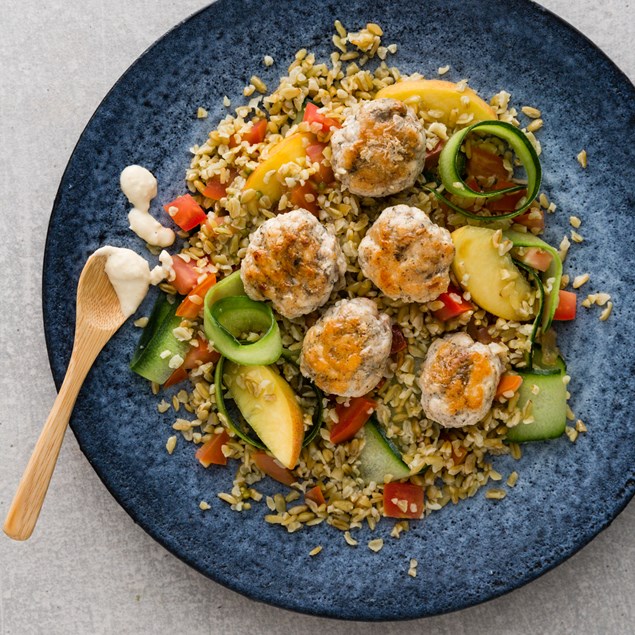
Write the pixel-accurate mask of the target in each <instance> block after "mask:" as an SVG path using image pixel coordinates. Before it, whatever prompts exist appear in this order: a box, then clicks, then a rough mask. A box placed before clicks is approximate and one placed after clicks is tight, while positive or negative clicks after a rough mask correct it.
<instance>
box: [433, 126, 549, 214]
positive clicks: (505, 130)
mask: <svg viewBox="0 0 635 635" xmlns="http://www.w3.org/2000/svg"><path fill="white" fill-rule="evenodd" d="M472 132H481V133H485V134H489V135H491V136H493V137H497V138H498V139H502V140H503V141H505V142H506V143H507V144H508V145H509V147H510V148H511V149H512V150H513V151H514V152H515V153H516V156H517V157H518V159H519V160H520V162H521V164H522V166H523V167H524V168H525V172H526V173H527V185H526V186H525V185H514V186H512V187H506V188H503V189H500V190H489V191H483V192H479V191H477V190H473V189H472V188H471V187H470V186H469V185H468V184H467V183H466V182H465V181H464V180H463V178H462V176H461V164H462V160H461V159H462V152H461V146H462V144H463V141H464V140H465V139H466V138H467V136H468V135H469V134H470V133H472ZM439 177H440V179H441V182H442V183H443V187H444V188H445V191H446V192H448V193H449V194H456V195H457V196H460V197H462V198H464V199H468V200H469V199H490V198H496V197H498V196H502V195H504V194H510V193H512V192H518V191H519V190H523V189H525V188H527V194H526V196H525V202H524V203H523V204H522V205H521V206H520V207H519V208H518V209H516V210H514V211H513V212H509V213H506V214H497V215H496V216H495V218H496V219H500V218H514V217H515V216H519V215H520V214H522V213H523V212H525V211H526V210H527V209H528V208H529V206H530V205H531V204H532V203H533V201H534V199H535V198H536V196H538V191H539V189H540V183H541V181H542V169H541V167H540V160H539V159H538V155H537V154H536V150H535V149H534V147H533V146H532V145H531V143H530V141H529V139H528V138H527V136H526V135H525V133H524V132H523V131H522V130H519V129H518V128H515V127H514V126H512V125H511V124H509V123H507V122H505V121H479V122H478V123H475V124H473V125H471V126H468V127H467V128H464V129H463V130H460V131H459V132H456V133H454V134H453V135H452V137H450V140H449V141H448V143H447V144H446V145H445V147H444V148H443V150H442V151H441V154H440V155H439ZM428 190H429V191H431V192H432V193H434V194H435V196H436V197H437V198H438V199H439V200H441V201H443V202H444V203H445V204H446V205H447V206H448V207H450V208H451V209H453V210H454V211H455V212H458V213H459V214H462V215H463V216H467V217H468V218H473V219H476V220H483V219H489V218H490V217H486V216H483V215H481V214H475V213H474V212H470V211H469V210H466V209H463V208H462V207H460V206H458V205H456V204H455V203H453V202H452V201H450V200H449V199H448V198H447V197H445V196H444V195H443V193H442V192H439V191H438V190H437V189H432V188H428Z"/></svg>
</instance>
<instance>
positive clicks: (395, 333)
mask: <svg viewBox="0 0 635 635" xmlns="http://www.w3.org/2000/svg"><path fill="white" fill-rule="evenodd" d="M391 328H392V344H391V345H390V354H391V355H394V354H395V353H401V351H405V350H406V349H407V348H408V342H406V338H405V337H404V334H403V331H402V330H401V329H400V328H399V326H398V325H397V324H393V325H392V327H391Z"/></svg>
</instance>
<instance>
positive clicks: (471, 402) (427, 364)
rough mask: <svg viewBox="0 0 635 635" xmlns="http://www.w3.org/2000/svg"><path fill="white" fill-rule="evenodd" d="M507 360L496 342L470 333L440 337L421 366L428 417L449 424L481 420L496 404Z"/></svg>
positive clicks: (453, 426)
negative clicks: (482, 340)
mask: <svg viewBox="0 0 635 635" xmlns="http://www.w3.org/2000/svg"><path fill="white" fill-rule="evenodd" d="M502 372H503V364H502V362H501V361H500V358H499V357H498V355H497V354H496V353H495V352H494V349H493V345H492V344H488V345H485V344H481V343H479V342H475V341H474V340H473V339H472V338H471V337H470V336H469V335H468V334H467V333H454V334H453V335H449V336H447V337H444V338H443V339H440V340H436V341H435V342H434V343H433V344H432V345H431V346H430V348H429V349H428V354H427V355H426V359H425V361H424V363H423V367H422V369H421V376H420V377H419V386H420V387H421V405H422V406H423V410H424V412H425V413H426V416H427V417H428V419H432V421H436V422H437V423H440V424H441V425H442V426H444V427H446V428H458V427H462V426H471V425H474V424H475V423H478V422H479V421H480V420H481V419H483V417H485V415H486V414H487V412H488V411H489V409H490V408H491V407H492V401H493V400H494V394H495V393H496V387H497V386H498V382H499V380H500V376H501V373H502Z"/></svg>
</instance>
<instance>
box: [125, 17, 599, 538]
mask: <svg viewBox="0 0 635 635" xmlns="http://www.w3.org/2000/svg"><path fill="white" fill-rule="evenodd" d="M335 27H336V31H337V32H336V34H335V35H334V37H333V43H334V45H335V48H336V51H334V52H333V53H332V55H331V58H330V63H329V64H327V63H322V62H320V61H318V60H317V59H316V58H315V56H314V55H313V54H311V53H309V52H307V51H306V50H301V51H298V53H297V54H296V55H295V59H294V60H293V62H292V63H291V65H290V66H289V68H288V73H287V75H286V76H285V77H283V78H282V79H281V80H280V82H279V85H278V86H277V87H276V89H275V90H274V91H272V92H269V91H268V88H267V86H266V85H265V84H264V82H263V81H262V80H261V79H260V78H258V77H257V76H253V77H252V78H251V81H250V84H249V85H248V86H247V87H246V88H245V90H244V96H245V97H246V98H248V102H247V104H246V105H241V106H239V107H237V108H236V109H235V114H232V115H227V116H226V117H225V118H224V119H223V120H222V121H221V122H220V123H219V124H218V126H217V127H216V128H215V129H214V130H212V131H211V132H210V133H209V137H208V139H207V140H206V141H205V143H203V144H202V145H200V146H197V147H194V148H193V149H192V152H193V159H192V162H191V165H190V168H189V169H188V170H187V173H186V182H187V186H188V188H189V193H187V194H185V195H183V196H181V197H179V198H177V199H176V200H174V201H172V202H170V203H167V204H165V205H164V207H165V210H166V212H167V214H168V215H169V217H171V219H172V221H173V222H174V223H175V224H176V225H178V226H179V227H180V228H181V231H180V232H179V234H180V236H181V237H182V238H184V239H185V242H184V244H183V248H182V249H181V251H180V252H179V253H178V254H174V255H173V256H172V258H171V263H169V264H168V265H167V269H168V272H169V275H168V280H167V281H166V282H164V283H163V284H161V285H160V287H161V290H162V292H163V293H162V294H161V295H160V297H159V300H158V301H157V304H156V306H155V308H154V310H153V312H152V315H151V316H150V318H149V319H148V320H141V321H139V322H138V324H139V325H140V326H142V325H143V326H144V327H145V328H144V332H143V335H142V338H141V341H140V344H139V348H138V350H137V352H136V354H135V357H134V359H133V361H132V364H131V366H132V369H133V370H134V371H135V372H137V373H139V374H140V375H142V376H144V377H146V378H147V379H149V380H151V381H152V388H153V391H154V392H155V394H158V393H159V391H160V390H162V388H161V387H162V386H163V388H167V387H170V386H174V385H177V384H179V385H180V386H181V388H180V390H178V392H176V394H175V395H174V396H173V397H172V399H171V401H170V402H168V401H166V400H165V399H162V400H161V402H160V403H159V404H158V408H159V411H160V412H167V411H168V410H170V409H173V410H174V411H176V412H177V413H178V415H177V416H178V418H177V419H176V421H175V422H174V423H173V425H172V427H173V429H174V430H175V431H177V432H180V434H181V436H182V437H183V438H184V439H185V440H186V441H189V442H192V443H193V444H195V445H196V446H198V447H197V448H196V451H195V453H194V452H193V469H195V460H194V456H195V457H196V459H198V462H199V463H200V464H202V465H203V466H204V467H206V468H209V469H210V470H216V469H236V467H237V469H236V475H235V479H234V486H233V489H232V490H231V492H220V493H218V496H219V497H220V498H221V499H222V500H223V501H225V502H227V503H228V504H230V505H231V507H232V509H234V510H236V511H244V510H248V509H250V508H251V505H252V502H254V501H255V502H257V501H261V499H262V498H263V495H262V494H261V493H260V492H259V491H258V489H257V484H258V482H259V481H261V480H262V479H263V478H267V477H270V478H272V479H275V480H276V481H278V482H279V483H280V484H281V485H280V491H279V493H278V494H276V495H275V496H273V497H267V498H266V499H265V503H266V505H267V507H268V510H266V512H268V513H266V515H265V520H266V521H267V522H269V523H273V524H279V525H282V526H283V527H285V528H286V530H287V531H289V532H294V531H297V530H299V529H301V528H302V527H303V526H305V525H308V526H310V525H316V524H319V523H321V522H324V521H326V522H327V523H329V524H330V525H332V526H334V527H336V528H337V529H340V530H342V531H344V532H347V533H346V534H345V538H346V541H347V542H348V543H349V544H355V542H356V541H355V540H354V538H352V536H351V534H350V533H349V531H350V530H351V529H355V528H359V527H361V526H362V525H363V524H364V523H367V524H368V525H369V526H370V528H371V529H373V528H374V527H375V525H376V524H377V522H378V521H379V520H380V519H381V518H382V516H387V517H391V518H396V519H398V521H397V522H396V523H395V525H394V528H393V530H392V535H393V536H398V535H399V533H400V532H401V531H403V530H404V529H407V528H408V522H409V520H412V519H420V518H422V517H423V516H424V515H425V514H427V513H429V512H431V511H433V510H438V509H441V508H442V507H443V506H444V505H446V504H447V503H449V502H453V503H458V502H459V501H460V500H461V499H464V498H466V497H470V496H473V495H475V494H476V493H477V492H478V490H479V489H480V488H482V487H484V486H485V485H487V484H488V482H489V481H490V480H491V481H494V482H498V481H501V479H502V478H503V475H501V474H499V473H498V472H496V470H494V468H493V467H492V466H491V464H490V462H489V458H488V455H495V454H502V453H511V454H512V455H513V456H514V457H515V458H517V459H519V458H520V456H521V450H520V445H519V444H520V443H522V442H527V441H534V440H543V439H549V438H554V437H558V436H560V435H562V434H563V433H564V432H565V429H566V430H567V434H569V436H570V438H572V440H575V435H577V433H578V432H583V431H584V424H583V423H582V422H581V421H578V423H577V424H576V428H574V427H571V426H567V425H566V424H567V419H572V418H574V417H573V413H572V412H571V411H570V409H569V407H568V405H567V398H568V392H567V384H568V380H569V376H568V375H567V374H566V366H565V362H564V359H563V357H562V356H561V355H560V353H559V351H558V349H557V347H556V338H555V331H554V328H553V322H554V321H557V320H571V319H573V318H574V317H575V311H576V296H575V294H574V293H573V292H570V291H565V290H564V287H565V286H566V285H567V283H568V276H566V275H563V271H562V261H563V258H564V257H565V255H566V250H567V249H568V247H569V243H568V241H567V240H564V241H563V242H562V244H561V245H560V248H559V249H555V248H554V247H552V246H551V245H549V244H547V243H546V242H544V241H543V240H542V239H541V238H540V237H539V235H540V234H541V233H542V231H543V229H544V226H545V218H546V214H545V212H552V211H555V205H553V204H552V203H550V202H549V201H548V200H547V198H546V196H545V194H544V193H541V192H540V185H541V167H540V161H539V158H538V156H539V154H540V144H539V142H538V140H537V139H536V137H535V136H534V132H535V131H537V130H538V129H539V128H540V127H541V125H542V119H541V118H540V112H539V111H538V110H536V109H535V108H533V107H524V108H523V113H524V116H526V117H528V121H529V123H528V124H527V126H526V127H525V128H524V129H521V127H520V123H519V120H518V119H517V116H518V117H521V115H520V114H519V113H518V112H517V111H516V109H515V108H512V107H511V106H510V95H509V94H508V93H506V92H504V91H503V92H500V93H499V94H497V95H495V96H494V97H492V98H491V100H489V102H487V101H485V100H483V99H482V98H481V97H480V96H479V95H477V93H476V92H474V90H472V89H471V88H469V87H468V86H467V82H466V81H465V80H462V81H459V82H456V83H454V82H450V81H445V80H442V79H425V78H423V76H421V75H419V74H415V75H411V76H407V77H406V76H402V75H401V73H400V71H399V70H398V68H396V67H393V66H389V65H388V64H387V62H386V61H385V60H386V58H387V57H388V56H389V55H392V54H394V53H395V52H396V50H397V47H396V46H395V45H393V44H391V45H389V46H383V45H382V43H381V36H382V35H383V33H382V30H381V28H380V27H379V26H378V25H376V24H368V25H367V26H366V28H364V29H362V30H360V31H359V32H355V33H347V32H346V31H345V29H344V27H343V26H342V25H341V24H340V23H339V22H336V24H335ZM273 63H274V60H272V58H270V57H268V56H267V57H265V58H264V64H265V65H266V66H271V65H272V64H273ZM371 67H372V70H371ZM447 70H448V69H447V68H441V69H439V75H442V74H444V73H445V72H446V71H447ZM224 105H225V106H226V107H229V106H230V100H229V99H228V98H227V97H226V98H225V100H224ZM206 115H207V113H206V111H205V110H204V109H199V116H201V117H205V116H206ZM164 260H165V258H164ZM587 277H588V276H587ZM576 280H577V279H576ZM183 411H185V413H186V414H183ZM176 443H177V435H176V433H175V434H174V435H172V436H171V437H170V438H169V440H168V443H167V449H168V451H169V452H170V453H171V452H172V451H173V450H174V448H175V445H176ZM225 465H226V466H227V467H225V468H220V467H217V466H225ZM517 478H518V475H517V474H516V472H513V473H512V475H511V476H510V477H509V479H508V481H507V484H508V485H509V486H513V485H514V483H515V481H516V479H517ZM504 495H505V490H504V489H501V488H498V487H496V488H494V489H489V490H487V492H486V496H487V497H488V498H502V497H503V496H504ZM201 505H202V508H208V507H209V505H208V504H206V503H201ZM376 546H378V548H380V545H376Z"/></svg>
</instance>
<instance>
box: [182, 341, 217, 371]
mask: <svg viewBox="0 0 635 635" xmlns="http://www.w3.org/2000/svg"><path fill="white" fill-rule="evenodd" d="M197 340H198V344H197V345H196V346H190V349H189V350H188V352H187V354H186V355H185V359H184V360H183V366H182V368H186V369H187V370H191V369H192V368H197V367H198V366H202V365H203V364H207V363H209V362H217V361H218V360H219V359H220V353H219V352H218V351H215V350H213V349H212V350H211V351H210V349H209V343H208V341H207V340H206V339H203V338H202V337H200V336H199V337H198V338H197Z"/></svg>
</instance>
